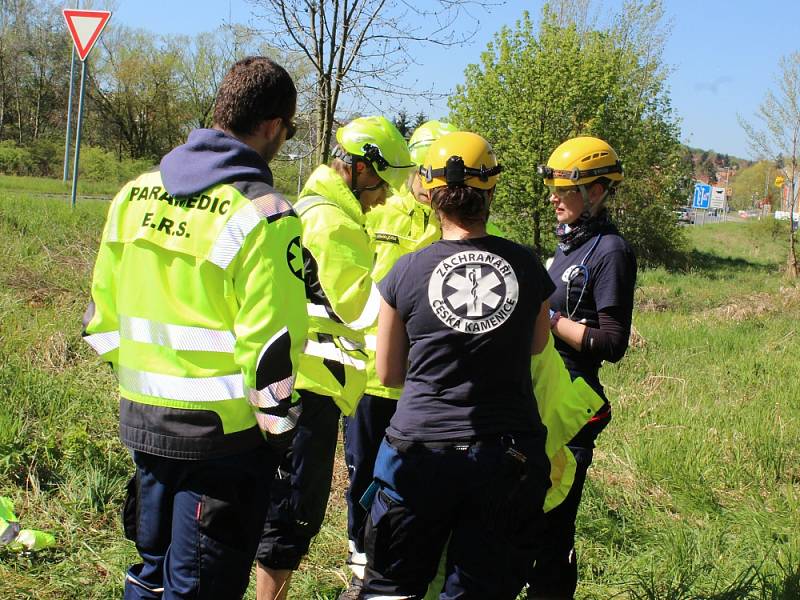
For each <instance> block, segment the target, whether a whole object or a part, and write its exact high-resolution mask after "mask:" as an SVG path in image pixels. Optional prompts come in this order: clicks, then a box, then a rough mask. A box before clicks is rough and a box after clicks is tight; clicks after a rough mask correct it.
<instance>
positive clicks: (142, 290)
mask: <svg viewBox="0 0 800 600" xmlns="http://www.w3.org/2000/svg"><path fill="white" fill-rule="evenodd" d="M91 293H92V303H91V304H90V307H89V309H88V310H87V313H86V315H85V317H84V325H85V332H84V333H85V337H84V339H85V340H86V341H87V342H88V343H89V344H90V345H91V346H92V347H93V348H94V349H95V350H97V352H98V353H99V354H100V356H101V357H102V358H103V359H105V360H107V361H108V362H111V363H112V365H113V366H114V369H115V371H116V373H117V375H118V377H119V390H120V396H121V398H120V434H121V437H122V440H123V442H124V443H125V444H126V445H127V446H128V447H129V448H132V449H135V450H140V451H143V452H148V453H151V454H156V455H160V456H168V457H174V458H184V459H199V458H211V457H214V456H223V455H227V454H233V453H236V452H240V451H243V450H246V449H248V448H252V447H255V446H256V445H258V444H261V443H263V439H264V437H263V435H262V431H263V433H264V434H266V436H267V439H268V440H275V441H282V440H284V439H286V438H287V435H291V433H290V432H291V431H292V429H293V428H294V426H295V424H296V422H297V417H298V416H299V412H300V408H299V406H298V405H296V404H295V403H294V402H295V400H294V398H293V392H292V390H293V386H294V380H295V375H296V370H297V364H298V362H299V355H300V350H301V348H302V345H303V341H304V339H305V334H306V327H307V316H306V309H305V293H304V284H303V280H302V251H301V248H300V220H299V219H298V218H297V215H296V214H295V213H294V211H293V210H292V207H291V205H290V204H289V203H288V202H287V201H286V200H285V199H284V198H283V196H281V195H280V194H279V193H278V192H276V191H275V190H274V189H273V188H272V187H271V186H269V185H267V183H265V182H263V181H245V182H232V183H226V184H220V185H217V186H213V187H211V188H209V189H208V190H206V191H204V192H202V193H201V194H198V195H197V196H193V197H183V198H173V197H172V196H170V195H169V194H168V193H167V192H166V191H165V190H164V185H163V182H162V179H161V174H160V172H159V171H152V172H150V173H146V174H144V175H142V176H140V177H139V178H137V179H136V180H134V181H132V182H130V183H129V184H127V185H126V186H125V187H124V188H123V189H122V190H121V191H120V192H119V194H117V196H116V197H115V198H114V200H113V201H112V202H111V206H110V208H109V211H108V218H107V220H106V225H105V229H104V231H103V236H102V240H101V243H100V248H99V251H98V256H97V262H96V264H95V268H94V276H93V281H92V290H91ZM259 426H260V429H261V431H260V430H259Z"/></svg>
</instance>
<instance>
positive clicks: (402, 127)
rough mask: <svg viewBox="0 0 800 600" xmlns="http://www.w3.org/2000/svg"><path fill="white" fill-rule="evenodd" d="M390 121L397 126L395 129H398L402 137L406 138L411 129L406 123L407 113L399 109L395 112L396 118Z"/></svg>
mask: <svg viewBox="0 0 800 600" xmlns="http://www.w3.org/2000/svg"><path fill="white" fill-rule="evenodd" d="M392 122H393V123H394V126H395V127H397V131H399V132H400V134H401V135H402V136H403V137H404V138H406V139H408V137H409V136H410V135H411V130H412V127H411V126H410V125H409V123H408V113H406V111H405V110H402V109H401V110H400V112H398V113H397V118H395V120H394V121H392Z"/></svg>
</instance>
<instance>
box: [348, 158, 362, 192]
mask: <svg viewBox="0 0 800 600" xmlns="http://www.w3.org/2000/svg"><path fill="white" fill-rule="evenodd" d="M350 156H351V161H350V191H351V192H353V196H355V197H356V200H361V190H360V189H359V188H358V185H357V183H358V166H357V165H358V163H359V162H360V161H361V160H360V159H361V157H360V156H356V155H355V154H351V155H350Z"/></svg>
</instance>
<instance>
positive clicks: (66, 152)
mask: <svg viewBox="0 0 800 600" xmlns="http://www.w3.org/2000/svg"><path fill="white" fill-rule="evenodd" d="M74 80H75V45H74V44H73V46H72V61H71V62H70V64H69V99H68V100H67V138H66V140H64V176H63V178H62V181H65V182H66V181H67V174H68V173H69V138H70V134H71V133H72V96H73V93H74V92H73V83H74Z"/></svg>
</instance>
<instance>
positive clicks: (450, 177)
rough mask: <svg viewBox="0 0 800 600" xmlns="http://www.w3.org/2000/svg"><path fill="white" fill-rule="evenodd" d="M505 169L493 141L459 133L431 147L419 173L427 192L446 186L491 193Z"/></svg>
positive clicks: (449, 135) (472, 134) (467, 133)
mask: <svg viewBox="0 0 800 600" xmlns="http://www.w3.org/2000/svg"><path fill="white" fill-rule="evenodd" d="M502 170H503V167H502V165H499V164H497V157H496V156H495V154H494V150H492V146H491V145H490V144H489V142H487V141H486V140H485V139H483V138H482V137H481V136H479V135H478V134H476V133H470V132H468V131H456V132H455V133H448V134H447V135H444V136H442V137H440V138H439V139H438V140H436V141H435V142H434V143H433V144H431V147H430V148H429V149H428V154H427V156H426V157H425V164H424V165H422V166H421V167H420V168H419V174H420V176H421V178H422V187H424V188H425V189H426V190H431V189H434V188H438V187H444V186H446V185H447V186H462V185H465V186H469V187H473V188H477V189H479V190H490V189H492V188H493V187H494V186H495V185H496V184H497V178H498V176H499V175H500V171H502Z"/></svg>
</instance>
